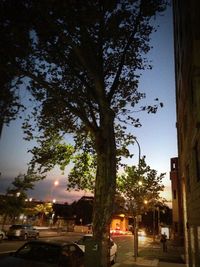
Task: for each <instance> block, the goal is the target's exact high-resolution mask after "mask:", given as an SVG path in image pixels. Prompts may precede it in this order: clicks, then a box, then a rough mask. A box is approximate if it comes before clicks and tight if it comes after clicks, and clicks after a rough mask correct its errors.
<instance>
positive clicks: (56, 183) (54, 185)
mask: <svg viewBox="0 0 200 267" xmlns="http://www.w3.org/2000/svg"><path fill="white" fill-rule="evenodd" d="M58 185H59V181H58V180H55V181H54V182H53V184H52V186H51V190H50V195H49V198H50V201H51V199H52V197H53V190H54V188H55V187H56V186H58Z"/></svg>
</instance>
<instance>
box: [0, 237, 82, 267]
mask: <svg viewBox="0 0 200 267" xmlns="http://www.w3.org/2000/svg"><path fill="white" fill-rule="evenodd" d="M0 266H1V267H27V266H28V267H84V253H83V251H82V250H81V249H80V248H79V247H78V245H76V244H74V243H70V242H65V243H63V242H59V241H56V242H51V241H39V240H34V241H29V242H26V243H25V244H24V245H23V246H22V247H20V248H19V249H18V250H17V251H16V252H14V253H12V254H11V255H9V256H7V257H4V258H2V259H0Z"/></svg>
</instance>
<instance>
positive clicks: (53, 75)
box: [3, 0, 166, 267]
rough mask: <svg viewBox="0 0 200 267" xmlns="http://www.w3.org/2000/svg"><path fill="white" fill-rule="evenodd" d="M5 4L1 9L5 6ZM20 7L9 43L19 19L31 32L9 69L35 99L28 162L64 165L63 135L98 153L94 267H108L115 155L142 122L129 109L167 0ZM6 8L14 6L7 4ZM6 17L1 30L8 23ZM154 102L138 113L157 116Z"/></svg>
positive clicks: (28, 123)
mask: <svg viewBox="0 0 200 267" xmlns="http://www.w3.org/2000/svg"><path fill="white" fill-rule="evenodd" d="M7 2H8V3H9V4H10V2H11V3H12V1H7ZM3 4H4V6H3V8H4V9H5V6H6V1H3ZM20 5H22V6H23V8H22V11H23V12H22V14H21V12H20V14H18V16H19V18H20V19H19V20H20V23H18V22H17V23H16V24H15V26H14V27H13V29H11V32H10V35H9V38H7V40H8V41H9V42H14V44H15V43H16V42H15V40H13V34H12V32H13V30H14V31H15V32H16V30H17V31H18V32H19V33H20V27H19V26H20V25H21V22H24V23H25V24H26V25H27V26H26V28H29V29H28V30H27V32H26V29H25V30H24V28H22V34H25V33H26V34H25V36H26V39H25V40H27V39H28V40H27V41H25V42H24V43H23V44H22V46H23V48H24V51H26V52H27V53H24V54H23V53H21V52H19V55H18V56H15V60H14V64H12V67H13V68H14V70H15V71H14V73H15V75H16V78H18V79H17V82H18V83H17V85H16V86H18V85H19V82H22V81H24V83H25V84H28V85H27V89H28V90H29V91H30V92H31V94H32V97H34V98H35V100H36V102H35V107H34V109H33V113H32V115H33V116H32V118H31V117H28V118H27V121H26V122H25V124H24V129H25V132H26V134H27V139H28V140H30V139H31V138H32V137H33V132H34V130H36V132H35V133H36V134H37V140H38V144H39V146H40V147H41V148H42V149H39V151H40V152H41V153H40V155H37V152H38V150H37V149H35V150H34V151H33V153H34V152H35V154H34V156H35V161H33V162H32V163H37V164H40V165H41V166H42V167H45V166H46V165H47V166H48V168H50V167H52V166H53V165H54V164H55V163H58V161H59V162H61V163H62V165H63V163H64V164H65V163H67V162H68V158H67V157H71V156H72V154H71V150H70V151H68V147H67V146H64V144H63V143H62V144H61V147H60V146H59V145H60V143H59V138H60V136H65V134H66V133H69V134H73V136H74V140H75V143H76V144H75V152H77V151H78V150H79V151H94V152H95V153H96V171H95V175H96V180H95V192H94V193H95V199H94V214H93V230H94V238H95V239H96V240H98V241H100V246H99V250H100V255H101V259H97V266H101V267H105V266H108V265H109V263H108V262H107V261H108V259H109V257H107V254H108V253H109V249H108V231H109V229H108V226H109V224H110V221H111V214H112V210H113V201H114V195H115V188H116V171H117V161H118V160H119V158H118V159H117V156H120V155H121V153H124V152H126V153H127V149H126V146H127V144H128V143H130V142H134V141H133V139H131V135H130V134H127V133H126V126H125V124H126V123H127V122H129V123H131V125H133V126H136V127H139V126H140V125H141V124H140V122H139V119H138V118H134V117H133V116H132V110H133V109H134V108H135V107H136V106H137V104H138V103H139V101H140V100H141V99H143V98H144V97H145V95H144V94H143V93H141V92H139V91H138V80H139V76H140V72H141V71H142V70H144V69H145V68H148V67H150V66H149V64H148V61H147V59H146V58H145V55H146V54H147V53H148V51H149V50H150V44H149V40H150V34H151V33H152V32H153V31H154V24H153V23H152V19H153V18H154V17H155V16H156V15H157V14H158V13H160V12H162V11H164V10H165V8H166V1H165V0H138V1H130V0H123V1H97V0H96V1H89V0H88V1H84V2H83V3H81V2H79V1H70V2H69V1H59V4H58V3H57V2H56V1H53V0H51V1H40V2H38V1H31V0H29V1H23V0H21V1H20ZM7 8H8V10H9V8H10V9H12V8H11V7H10V5H8V6H7ZM8 10H7V9H6V12H8ZM24 10H25V11H26V12H24ZM12 12H13V9H12ZM12 12H11V13H12ZM20 15H22V16H20ZM9 19H10V20H11V19H12V16H9ZM9 19H8V20H7V21H6V23H4V24H3V27H4V28H5V27H7V25H9V24H10V23H11V22H12V21H11V22H10V21H9ZM11 24H12V23H11ZM22 24H23V23H22ZM27 36H28V38H27ZM17 44H18V43H17ZM19 46H20V45H19ZM20 51H21V50H20ZM9 67H10V66H9ZM31 100H32V99H31ZM156 101H157V102H156V103H155V105H153V106H146V107H141V108H140V109H141V110H146V111H147V112H152V113H155V112H156V110H157V108H158V106H159V105H161V106H162V104H161V103H159V102H158V100H156ZM31 119H32V120H31ZM54 141H55V142H54ZM46 148H48V150H46ZM58 148H59V150H60V151H62V153H61V154H59V160H58V159H55V157H54V152H55V151H57V149H58ZM62 155H63V156H62ZM65 156H66V157H65ZM52 159H53V160H52Z"/></svg>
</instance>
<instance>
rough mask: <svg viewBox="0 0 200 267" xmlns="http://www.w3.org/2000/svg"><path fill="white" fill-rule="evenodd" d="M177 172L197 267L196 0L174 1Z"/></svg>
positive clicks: (199, 36)
mask: <svg viewBox="0 0 200 267" xmlns="http://www.w3.org/2000/svg"><path fill="white" fill-rule="evenodd" d="M173 10H174V44H175V78H176V103H177V133H178V155H179V175H180V180H181V186H182V188H181V190H182V196H183V210H184V213H183V217H184V220H183V224H184V232H185V247H186V262H187V266H191V267H199V266H200V1H199V0H190V1H187V0H174V1H173Z"/></svg>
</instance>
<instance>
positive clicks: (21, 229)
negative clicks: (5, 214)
mask: <svg viewBox="0 0 200 267" xmlns="http://www.w3.org/2000/svg"><path fill="white" fill-rule="evenodd" d="M6 235H7V237H8V239H12V238H20V239H23V240H27V239H28V238H35V239H36V238H38V237H39V231H38V230H37V229H35V228H34V227H33V226H32V225H30V224H13V225H12V226H10V228H9V230H8V232H7V234H6Z"/></svg>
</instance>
